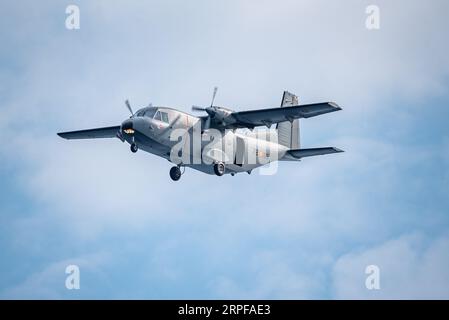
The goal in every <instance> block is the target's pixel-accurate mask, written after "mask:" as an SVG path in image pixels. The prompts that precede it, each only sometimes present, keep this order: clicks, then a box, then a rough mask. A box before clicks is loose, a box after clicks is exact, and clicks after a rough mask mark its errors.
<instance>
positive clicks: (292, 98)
mask: <svg viewBox="0 0 449 320" xmlns="http://www.w3.org/2000/svg"><path fill="white" fill-rule="evenodd" d="M216 93H217V88H216V87H215V88H214V93H213V96H212V102H211V104H210V106H208V107H198V106H192V110H193V111H200V112H205V113H206V115H204V116H200V117H196V116H193V115H190V114H187V113H185V112H182V111H179V110H176V109H172V108H168V107H163V106H159V107H156V106H152V105H151V104H150V105H149V106H148V107H144V108H141V109H139V110H138V111H137V112H135V113H134V112H133V110H132V108H131V106H130V104H129V102H128V100H126V101H125V103H126V106H127V108H128V110H129V112H130V113H131V117H130V118H129V119H126V120H125V121H123V122H122V124H121V125H118V126H112V127H104V128H95V129H88V130H78V131H69V132H60V133H58V135H59V136H60V137H62V138H65V139H95V138H118V139H120V140H121V141H122V142H125V141H126V142H128V143H129V144H130V145H131V151H132V152H134V153H135V152H137V151H138V150H139V149H142V150H144V151H146V152H149V153H153V154H155V155H157V156H160V157H163V158H165V159H167V160H168V161H170V162H172V163H174V164H176V165H175V166H174V167H172V168H171V169H170V177H171V178H172V179H173V180H174V181H177V180H179V179H180V177H181V175H182V174H183V173H184V171H185V167H191V168H194V169H196V170H199V171H202V172H205V173H208V174H216V175H217V176H222V175H223V174H228V173H229V174H231V175H235V174H236V173H239V172H247V173H249V174H250V173H251V171H252V170H253V169H255V168H257V167H260V166H262V165H265V164H267V163H269V162H272V161H277V160H282V161H299V160H300V159H301V158H304V157H310V156H317V155H324V154H330V153H337V152H342V150H340V149H337V148H333V147H324V148H306V149H304V148H300V144H299V142H300V139H299V118H310V117H315V116H318V115H321V114H324V113H329V112H334V111H338V110H341V108H340V107H339V106H338V105H337V104H336V103H334V102H323V103H313V104H304V105H299V104H298V97H297V96H296V95H294V94H291V93H289V92H288V91H284V94H283V96H282V101H281V107H280V108H279V107H278V108H268V109H258V110H250V111H233V110H231V109H228V108H224V107H220V106H216V105H214V100H215V96H216ZM273 124H276V129H275V130H271V129H270V128H271V126H272V125H273ZM262 126H264V127H267V128H268V129H265V130H257V129H256V130H254V129H255V128H256V127H262ZM245 129H247V130H245ZM243 131H245V132H243ZM267 132H270V133H272V132H274V133H275V135H274V139H273V138H272V136H273V135H271V134H267ZM261 133H262V134H261ZM198 141H199V142H198ZM181 169H183V170H181Z"/></svg>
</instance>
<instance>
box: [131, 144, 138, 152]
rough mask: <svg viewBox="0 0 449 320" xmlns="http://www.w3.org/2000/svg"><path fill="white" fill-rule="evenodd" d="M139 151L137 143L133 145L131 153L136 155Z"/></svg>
mask: <svg viewBox="0 0 449 320" xmlns="http://www.w3.org/2000/svg"><path fill="white" fill-rule="evenodd" d="M137 150H139V147H137V144H135V143H133V144H131V152H132V153H136V152H137Z"/></svg>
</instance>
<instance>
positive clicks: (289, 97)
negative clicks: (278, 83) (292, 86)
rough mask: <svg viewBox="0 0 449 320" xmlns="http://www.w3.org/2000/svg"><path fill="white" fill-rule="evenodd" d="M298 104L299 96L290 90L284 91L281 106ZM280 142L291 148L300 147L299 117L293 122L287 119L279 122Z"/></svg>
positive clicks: (277, 127) (286, 106)
mask: <svg viewBox="0 0 449 320" xmlns="http://www.w3.org/2000/svg"><path fill="white" fill-rule="evenodd" d="M297 105H298V97H297V96H296V95H294V94H292V93H290V92H288V91H284V95H283V96H282V101H281V108H288V107H291V106H297ZM276 129H277V130H278V142H279V144H282V145H284V146H286V147H288V148H290V149H299V119H295V120H293V121H292V122H290V121H285V122H280V123H278V124H277V126H276Z"/></svg>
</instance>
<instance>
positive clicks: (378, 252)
mask: <svg viewBox="0 0 449 320" xmlns="http://www.w3.org/2000/svg"><path fill="white" fill-rule="evenodd" d="M71 4H74V5H77V6H78V7H79V9H80V29H78V30H69V29H67V28H66V25H65V20H66V18H67V14H66V7H67V6H68V5H71ZM368 5H376V6H378V8H379V10H380V11H379V12H380V16H379V17H380V29H378V30H369V29H367V28H366V24H365V22H366V19H367V17H368V14H367V13H366V8H367V6H368ZM447 12H449V3H448V2H447V1H445V0H441V1H439V0H432V1H423V0H420V1H417V0H414V1H405V0H395V1H384V0H370V1H364V0H348V1H344V2H343V1H339V2H337V1H330V0H326V1H324V0H318V1H294V0H280V1H268V0H257V1H256V0H247V1H237V0H230V1H218V0H217V1H206V0H204V1H201V0H193V1H181V0H169V1H137V0H135V1H118V0H117V1H106V0H95V1H39V2H36V1H26V0H23V1H19V2H18V1H2V2H0V14H1V19H0V130H1V132H2V134H1V136H2V141H3V143H2V144H0V164H1V166H0V298H2V299H27V298H33V299H79V298H82V299H231V298H232V299H448V298H449V197H448V190H449V126H447V119H449V90H448V89H449V58H448V57H449V55H448V54H447V51H448V49H449V45H448V42H447V39H448V33H449V20H448V19H447V14H446V13H447ZM214 86H218V87H219V91H218V94H217V98H216V100H215V101H216V103H217V104H219V105H223V106H226V107H229V108H232V109H233V110H247V109H255V108H265V107H276V106H278V105H279V103H280V100H281V97H282V92H283V91H284V90H289V91H290V92H293V93H295V94H297V95H298V96H299V100H300V102H301V103H313V102H321V101H335V102H337V103H338V104H339V105H340V106H341V107H342V108H343V111H340V112H336V113H332V114H328V115H322V116H320V117H315V118H311V119H303V120H301V123H300V126H301V144H302V146H303V147H305V148H306V147H319V146H335V147H338V148H341V149H343V150H345V153H341V154H336V155H328V156H323V157H315V158H309V159H304V160H303V161H301V162H300V163H293V162H282V163H280V164H279V167H278V170H277V173H276V174H275V175H261V174H259V173H258V172H254V173H253V174H252V175H247V174H238V175H236V176H235V177H231V176H228V175H227V176H224V177H216V176H209V175H205V174H202V173H201V172H197V171H194V170H191V169H187V170H186V173H185V175H183V177H182V178H181V180H180V181H178V182H173V181H171V180H170V178H169V175H168V171H169V169H170V167H171V165H170V163H169V162H167V161H166V160H164V159H161V158H158V157H155V156H153V155H151V154H148V153H145V152H137V153H136V154H132V153H131V152H130V151H129V146H128V145H127V144H123V143H122V142H120V141H119V140H118V139H104V140H103V139H102V140H85V141H66V140H63V139H60V138H59V137H58V136H57V135H56V132H60V131H68V130H76V129H82V128H93V127H101V126H110V125H118V124H120V123H121V122H122V121H123V120H124V119H126V118H127V117H128V116H129V114H128V111H127V109H126V107H125V105H124V101H125V99H129V100H130V102H131V105H132V106H133V107H134V109H137V108H138V107H142V106H146V105H148V104H149V103H150V102H151V103H153V104H155V105H165V106H171V107H175V108H178V109H180V110H183V111H186V112H188V111H189V110H190V107H191V105H194V104H196V105H198V104H199V105H202V104H207V103H209V101H210V97H211V94H212V90H213V87H214ZM68 265H77V266H79V269H80V289H79V290H76V289H75V290H68V289H67V288H66V286H65V281H66V278H67V274H66V273H65V270H66V267H67V266H68ZM369 265H375V266H377V267H378V269H379V283H380V287H379V289H374V290H369V289H368V288H367V287H366V279H367V277H368V275H367V274H366V273H365V271H366V267H367V266H369Z"/></svg>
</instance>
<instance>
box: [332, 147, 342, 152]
mask: <svg viewBox="0 0 449 320" xmlns="http://www.w3.org/2000/svg"><path fill="white" fill-rule="evenodd" d="M333 149H334V151H335V152H337V153H339V152H345V151H344V150H341V149H339V148H335V147H333Z"/></svg>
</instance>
